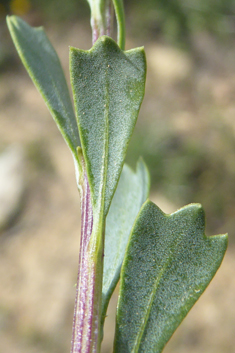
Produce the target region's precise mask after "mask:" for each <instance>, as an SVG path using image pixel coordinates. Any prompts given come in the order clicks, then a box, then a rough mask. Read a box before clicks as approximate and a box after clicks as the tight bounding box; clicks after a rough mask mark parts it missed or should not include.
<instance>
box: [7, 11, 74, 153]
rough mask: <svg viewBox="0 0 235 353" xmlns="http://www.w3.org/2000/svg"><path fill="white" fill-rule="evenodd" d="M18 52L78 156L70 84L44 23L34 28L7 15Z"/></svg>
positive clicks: (65, 137)
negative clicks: (43, 26)
mask: <svg viewBox="0 0 235 353" xmlns="http://www.w3.org/2000/svg"><path fill="white" fill-rule="evenodd" d="M7 24H8V27H9V31H10V33H11V36H12V39H13V42H14V44H15V46H16V49H17V51H18V54H19V56H20V58H21V60H22V62H23V64H24V66H25V68H26V70H27V71H28V73H29V75H30V77H31V79H32V80H33V82H34V84H35V86H36V87H37V89H38V90H39V92H40V93H41V95H42V97H43V99H44V101H45V102H46V105H47V107H48V109H49V111H50V112H51V114H52V116H53V118H54V119H55V122H56V124H57V126H58V128H59V130H60V132H61V134H62V135H63V137H64V139H65V141H66V142H67V144H68V146H69V147H70V149H71V151H72V153H73V155H74V157H75V159H77V153H76V148H77V146H79V145H80V142H79V135H78V128H77V124H76V119H75V115H74V112H73V107H72V103H71V99H70V96H69V91H68V86H67V83H66V80H65V76H64V72H63V70H62V67H61V64H60V61H59V58H58V56H57V54H56V52H55V50H54V48H53V46H52V45H51V43H50V41H49V39H48V38H47V36H46V34H45V32H44V30H43V28H42V27H39V28H32V27H30V26H29V25H28V24H27V23H25V22H24V21H23V20H21V19H20V18H19V17H16V16H10V17H7Z"/></svg>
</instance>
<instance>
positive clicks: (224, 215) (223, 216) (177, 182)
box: [127, 121, 235, 234]
mask: <svg viewBox="0 0 235 353" xmlns="http://www.w3.org/2000/svg"><path fill="white" fill-rule="evenodd" d="M163 124H164V123H163ZM167 124H168V123H167ZM167 124H166V125H165V126H164V127H163V128H162V127H161V125H162V122H161V121H159V125H160V128H159V130H157V129H155V128H151V124H150V125H149V126H146V128H143V127H141V128H138V127H137V130H136V133H135V134H134V136H133V139H132V141H131V144H130V148H129V150H128V154H127V163H129V164H130V165H131V166H132V167H133V168H134V164H135V161H136V160H137V159H138V157H139V155H141V156H142V157H143V158H144V160H145V162H146V164H147V166H148V168H149V170H150V175H151V187H152V191H155V192H157V193H158V194H159V195H162V196H164V197H166V199H168V200H169V202H171V203H173V204H174V205H175V207H182V206H183V205H185V204H189V203H191V202H196V203H197V202H198V203H201V204H202V205H203V207H204V208H205V210H206V214H207V220H208V224H207V230H208V232H209V233H210V234H215V233H216V232H218V231H219V232H220V231H221V232H223V231H227V232H229V233H230V234H233V232H234V226H235V219H234V214H235V182H234V181H235V163H234V161H235V139H234V134H233V131H232V130H231V129H229V128H228V127H225V126H221V125H218V126H214V129H215V133H216V135H217V136H218V137H217V139H218V140H217V142H218V144H217V145H215V146H208V144H207V140H206V139H204V137H203V136H202V138H201V140H198V138H192V135H191V136H181V135H180V134H178V133H177V132H175V131H174V130H172V129H171V126H168V127H167ZM206 134H209V132H205V135H206Z"/></svg>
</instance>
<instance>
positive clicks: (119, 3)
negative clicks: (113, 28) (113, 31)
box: [113, 0, 126, 50]
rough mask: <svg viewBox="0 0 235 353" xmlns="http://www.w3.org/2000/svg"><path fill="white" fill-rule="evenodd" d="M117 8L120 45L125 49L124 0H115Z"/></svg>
mask: <svg viewBox="0 0 235 353" xmlns="http://www.w3.org/2000/svg"><path fill="white" fill-rule="evenodd" d="M113 5H114V9H115V14H116V19H117V25H118V45H119V47H120V48H121V49H122V50H124V49H125V38H126V33H125V12H124V6H123V1H122V0H113Z"/></svg>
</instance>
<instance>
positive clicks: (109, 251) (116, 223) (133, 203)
mask: <svg viewBox="0 0 235 353" xmlns="http://www.w3.org/2000/svg"><path fill="white" fill-rule="evenodd" d="M148 194H149V174H148V170H147V167H146V166H145V164H144V162H143V161H142V160H141V159H140V160H139V161H138V163H137V168H136V172H134V171H133V170H132V169H131V168H130V167H129V166H128V165H126V164H124V167H123V170H122V174H121V177H120V180H119V183H118V187H117V190H116V192H115V194H114V197H113V200H112V203H111V206H110V210H109V213H108V216H107V218H106V227H105V229H106V231H105V247H104V273H103V288H102V296H103V317H104V315H105V313H106V309H107V306H108V302H109V299H110V297H111V295H112V292H113V290H114V288H115V287H116V284H117V282H118V280H119V275H120V270H121V265H122V261H123V258H124V254H125V250H126V246H127V243H128V239H129V236H130V233H131V228H132V226H133V224H134V221H135V219H136V216H137V214H138V213H139V210H140V208H141V206H142V204H143V203H144V202H145V201H146V199H147V197H148Z"/></svg>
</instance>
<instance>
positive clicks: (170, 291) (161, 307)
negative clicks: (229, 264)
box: [114, 201, 227, 353]
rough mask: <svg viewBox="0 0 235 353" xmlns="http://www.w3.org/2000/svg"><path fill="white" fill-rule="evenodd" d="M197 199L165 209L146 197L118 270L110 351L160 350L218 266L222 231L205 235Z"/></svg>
mask: <svg viewBox="0 0 235 353" xmlns="http://www.w3.org/2000/svg"><path fill="white" fill-rule="evenodd" d="M204 229H205V216H204V211H203V209H202V207H201V205H199V204H191V205H188V206H185V207H184V208H182V209H180V210H178V211H177V212H175V213H173V214H171V215H166V214H164V213H163V212H162V211H161V210H160V209H159V208H158V207H157V206H156V205H155V204H153V203H152V202H150V201H146V203H145V204H144V205H143V207H142V209H141V211H140V214H139V216H138V218H137V220H136V223H135V225H134V228H133V231H132V236H131V239H130V242H129V245H128V249H127V253H126V256H125V259H124V263H123V267H122V270H121V283H120V296H119V302H118V309H117V322H116V334H115V350H114V351H115V353H123V352H125V353H129V352H132V353H134V352H138V353H140V352H148V353H153V352H154V353H160V352H162V350H163V348H164V346H165V344H166V343H167V341H168V340H169V339H170V337H171V335H172V334H173V332H174V331H175V329H176V328H177V327H178V325H179V324H180V323H181V321H182V320H183V319H184V317H185V316H186V314H187V313H188V311H189V310H190V308H191V307H192V306H193V305H194V303H195V302H196V301H197V299H198V298H199V297H200V295H201V294H202V292H203V291H204V290H205V288H206V286H207V285H208V284H209V282H210V281H211V279H212V278H213V276H214V274H215V273H216V271H217V269H218V268H219V266H220V264H221V261H222V259H223V256H224V253H225V251H226V247H227V236H226V235H218V236H213V237H206V236H205V234H204Z"/></svg>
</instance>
